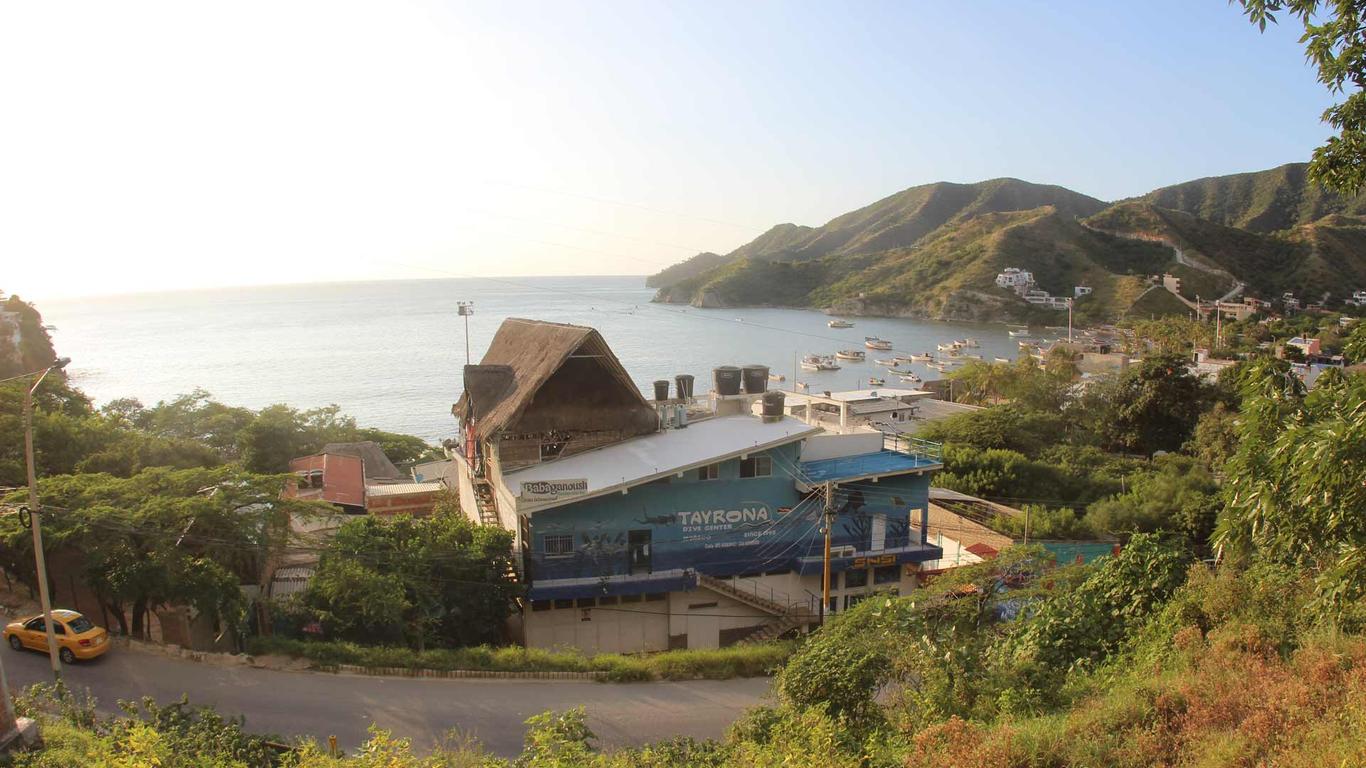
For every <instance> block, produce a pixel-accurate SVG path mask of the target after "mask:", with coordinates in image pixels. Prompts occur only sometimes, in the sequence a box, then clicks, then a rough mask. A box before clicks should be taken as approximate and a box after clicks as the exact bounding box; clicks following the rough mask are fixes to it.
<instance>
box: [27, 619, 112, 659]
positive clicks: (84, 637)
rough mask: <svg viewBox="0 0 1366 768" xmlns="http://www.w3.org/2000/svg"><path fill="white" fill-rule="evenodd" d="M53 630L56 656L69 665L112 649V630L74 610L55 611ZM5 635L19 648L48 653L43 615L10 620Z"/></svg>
mask: <svg viewBox="0 0 1366 768" xmlns="http://www.w3.org/2000/svg"><path fill="white" fill-rule="evenodd" d="M52 632H53V634H54V635H56V637H57V648H58V651H57V655H58V656H59V657H60V658H61V660H62V662H63V663H66V664H75V663H76V661H77V660H81V661H86V660H89V659H93V658H95V657H96V656H101V655H103V654H104V652H105V651H107V650H109V633H108V632H105V631H104V630H103V629H102V628H100V627H97V626H95V623H94V622H92V621H91V620H90V619H87V618H86V617H84V616H82V615H81V614H79V613H76V612H75V611H67V610H55V611H53V612H52ZM4 636H5V641H6V642H8V643H9V647H11V648H13V649H14V650H16V651H22V650H24V649H25V648H29V649H32V650H35V651H42V652H43V653H47V628H46V627H45V625H44V624H43V617H42V616H41V615H39V616H30V617H28V618H26V619H20V620H18V621H11V622H10V623H9V624H8V625H6V626H5V631H4Z"/></svg>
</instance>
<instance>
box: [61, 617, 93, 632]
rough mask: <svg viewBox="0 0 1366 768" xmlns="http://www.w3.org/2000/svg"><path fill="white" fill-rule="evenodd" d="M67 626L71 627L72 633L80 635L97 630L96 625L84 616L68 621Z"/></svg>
mask: <svg viewBox="0 0 1366 768" xmlns="http://www.w3.org/2000/svg"><path fill="white" fill-rule="evenodd" d="M66 625H67V626H68V627H71V631H72V632H75V633H76V634H78V635H79V634H81V633H82V632H89V631H90V630H92V629H94V628H95V625H94V624H91V623H90V619H87V618H86V617H84V616H77V617H76V618H74V619H72V620H71V621H68V622H67V623H66Z"/></svg>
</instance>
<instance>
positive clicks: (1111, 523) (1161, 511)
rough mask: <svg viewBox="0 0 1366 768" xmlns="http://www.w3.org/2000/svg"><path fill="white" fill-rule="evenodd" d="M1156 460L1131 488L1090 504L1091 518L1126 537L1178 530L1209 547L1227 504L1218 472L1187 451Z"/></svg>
mask: <svg viewBox="0 0 1366 768" xmlns="http://www.w3.org/2000/svg"><path fill="white" fill-rule="evenodd" d="M1157 466H1158V471H1157V472H1152V473H1146V474H1142V475H1138V476H1137V477H1136V478H1135V479H1134V480H1132V481H1131V485H1130V489H1129V491H1128V492H1127V493H1124V494H1121V495H1117V496H1113V497H1111V498H1108V499H1104V500H1101V501H1097V502H1095V503H1093V504H1092V505H1091V506H1090V507H1089V508H1088V509H1087V510H1086V524H1087V525H1088V526H1089V527H1090V528H1092V529H1093V530H1095V531H1097V532H1099V533H1104V534H1109V535H1113V536H1122V537H1127V536H1130V535H1133V534H1135V533H1152V532H1156V531H1171V532H1179V533H1182V534H1184V535H1185V536H1186V538H1187V539H1188V540H1189V541H1190V542H1191V543H1192V544H1194V545H1195V546H1196V547H1198V548H1200V549H1201V550H1204V549H1205V547H1206V544H1207V543H1208V541H1209V538H1210V535H1211V534H1212V533H1213V532H1214V523H1215V519H1216V518H1217V516H1218V514H1219V509H1220V507H1221V506H1222V505H1221V502H1220V496H1219V486H1218V485H1217V484H1216V483H1215V482H1214V477H1213V476H1212V475H1211V474H1210V473H1209V471H1208V470H1207V469H1205V467H1204V466H1202V465H1201V464H1200V463H1199V462H1197V461H1195V460H1194V459H1191V458H1189V457H1186V456H1180V455H1170V456H1163V457H1161V458H1160V459H1158V461H1157Z"/></svg>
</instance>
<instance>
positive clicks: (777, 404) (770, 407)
mask: <svg viewBox="0 0 1366 768" xmlns="http://www.w3.org/2000/svg"><path fill="white" fill-rule="evenodd" d="M786 397H787V396H786V395H784V394H783V393H782V391H780V390H777V389H775V390H773V391H772V392H765V393H764V417H765V418H769V417H774V416H782V415H783V400H785V399H786Z"/></svg>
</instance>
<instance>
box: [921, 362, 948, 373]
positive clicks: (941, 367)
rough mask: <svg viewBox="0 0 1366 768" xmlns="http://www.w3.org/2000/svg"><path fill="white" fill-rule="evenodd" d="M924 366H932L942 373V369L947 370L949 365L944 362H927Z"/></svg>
mask: <svg viewBox="0 0 1366 768" xmlns="http://www.w3.org/2000/svg"><path fill="white" fill-rule="evenodd" d="M925 367H926V368H933V369H934V370H936V371H939V372H940V373H943V372H944V371H946V370H948V367H949V366H948V365H946V364H944V363H927V364H926V365H925Z"/></svg>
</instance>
